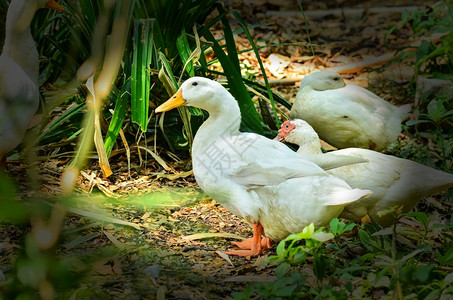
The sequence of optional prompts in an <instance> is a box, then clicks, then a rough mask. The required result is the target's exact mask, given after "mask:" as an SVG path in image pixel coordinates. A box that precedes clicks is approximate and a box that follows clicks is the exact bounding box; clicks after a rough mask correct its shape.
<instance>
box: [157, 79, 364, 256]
mask: <svg viewBox="0 0 453 300" xmlns="http://www.w3.org/2000/svg"><path fill="white" fill-rule="evenodd" d="M181 105H187V106H193V107H197V108H201V109H204V110H206V111H207V112H208V113H209V118H208V119H207V120H206V121H205V122H204V123H203V124H202V125H201V126H200V128H199V129H198V131H197V133H196V135H195V138H194V141H193V145H192V165H193V172H194V175H195V179H196V180H197V183H198V184H199V186H200V187H201V188H202V189H203V190H204V191H205V192H206V193H207V194H208V195H209V196H211V197H212V198H213V199H215V200H216V201H218V202H219V203H220V204H221V205H223V206H224V207H225V208H227V209H228V210H229V211H230V212H232V213H233V214H235V215H238V216H241V217H243V218H244V219H245V220H246V221H247V222H249V223H251V224H253V231H254V232H253V238H251V239H248V240H246V241H244V242H239V243H236V245H238V246H239V247H240V248H242V250H230V251H229V252H227V253H228V254H231V255H240V256H256V255H259V254H260V253H261V252H262V247H263V246H269V240H268V239H266V238H263V239H261V235H262V234H263V235H264V236H266V237H267V238H269V239H272V240H274V241H279V240H282V239H284V238H285V237H287V236H288V235H289V234H291V233H297V232H300V231H302V230H303V228H304V227H305V226H307V225H309V224H311V223H314V225H315V226H323V225H326V224H328V223H329V222H330V220H331V219H332V218H334V217H336V216H338V215H339V214H340V213H341V212H342V210H343V207H344V206H345V205H346V204H348V203H351V202H354V201H356V200H358V199H360V198H362V197H364V196H367V195H368V194H369V193H370V191H368V190H360V189H352V188H350V187H349V186H348V185H347V184H346V183H345V182H344V181H343V180H340V179H338V178H336V177H333V176H331V175H329V174H327V173H326V172H325V171H324V170H323V169H321V168H320V167H319V166H318V165H316V164H315V163H313V162H311V161H309V160H307V159H305V158H303V157H301V156H300V155H298V154H297V153H295V152H294V151H292V150H290V149H289V148H288V147H287V146H286V145H284V144H282V143H278V142H276V141H273V140H270V139H268V138H266V137H263V136H261V135H258V134H255V133H241V132H240V131H239V125H240V123H241V113H240V110H239V105H238V103H237V101H236V100H235V99H234V98H233V96H232V95H231V94H230V93H229V92H228V91H227V90H226V89H225V88H224V87H223V86H222V85H221V84H219V83H218V82H216V81H213V80H210V79H207V78H202V77H193V78H191V79H188V80H186V81H185V82H184V83H183V84H182V85H181V87H180V89H179V91H178V92H177V93H176V94H175V95H174V96H173V97H171V98H170V99H169V100H168V101H167V102H165V103H164V104H162V105H160V106H159V107H158V108H157V109H156V112H164V111H168V110H171V109H173V108H175V107H178V106H181Z"/></svg>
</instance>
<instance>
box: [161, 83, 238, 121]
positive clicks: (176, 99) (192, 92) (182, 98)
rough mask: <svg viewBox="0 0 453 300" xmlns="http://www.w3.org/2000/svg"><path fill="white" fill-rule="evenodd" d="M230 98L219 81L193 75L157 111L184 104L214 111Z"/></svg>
mask: <svg viewBox="0 0 453 300" xmlns="http://www.w3.org/2000/svg"><path fill="white" fill-rule="evenodd" d="M228 98H232V96H231V94H230V93H228V91H227V90H226V89H225V88H224V87H223V86H222V85H221V84H220V83H218V82H217V81H214V80H211V79H208V78H204V77H192V78H190V79H188V80H186V81H185V82H184V83H183V84H182V85H181V87H180V88H179V90H178V91H177V92H176V93H175V94H174V95H173V96H172V97H171V98H170V99H168V100H167V101H166V102H164V103H163V104H161V105H160V106H159V107H157V108H156V113H159V112H164V111H169V110H171V109H173V108H176V107H178V106H182V105H186V106H193V107H198V108H202V109H204V110H206V111H208V112H213V111H216V110H219V109H220V108H221V107H220V106H222V105H223V103H225V102H228V101H225V99H228ZM233 100H234V99H233Z"/></svg>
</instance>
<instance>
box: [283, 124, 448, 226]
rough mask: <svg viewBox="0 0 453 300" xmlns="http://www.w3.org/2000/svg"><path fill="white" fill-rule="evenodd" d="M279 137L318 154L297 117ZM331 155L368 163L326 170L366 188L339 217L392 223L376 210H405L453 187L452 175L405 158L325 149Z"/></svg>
mask: <svg viewBox="0 0 453 300" xmlns="http://www.w3.org/2000/svg"><path fill="white" fill-rule="evenodd" d="M278 136H279V139H280V140H283V141H286V142H289V143H292V144H296V145H298V146H299V149H298V151H297V153H299V154H302V155H305V154H312V155H313V154H316V153H318V155H319V156H323V155H324V154H321V153H322V152H321V143H320V142H319V137H318V135H317V134H316V132H315V131H314V129H313V128H312V127H311V126H310V125H309V124H308V123H307V122H305V121H303V120H300V119H295V120H290V121H285V122H284V123H283V124H282V127H281V129H280V130H279V134H278ZM329 153H330V154H332V155H347V156H356V157H360V158H363V159H366V160H368V163H363V164H354V165H347V166H343V167H339V168H336V169H331V170H328V171H327V172H328V173H329V174H331V175H333V176H336V177H338V178H341V179H343V180H344V181H346V182H347V183H348V184H349V185H350V186H351V187H353V188H359V189H369V190H371V191H372V192H373V194H371V195H370V196H369V197H366V198H363V199H360V200H359V201H356V202H354V203H351V204H349V205H348V206H346V207H345V209H344V210H343V212H342V213H341V215H340V217H343V218H346V219H349V220H352V221H354V222H361V221H364V219H366V218H367V216H369V217H370V218H371V220H373V221H375V222H377V223H378V224H380V225H382V226H389V225H391V224H393V221H394V218H393V214H387V215H385V216H379V215H378V213H379V212H380V211H386V210H388V209H391V208H392V207H395V206H396V207H400V206H403V209H402V211H403V212H408V211H410V210H411V209H412V208H414V206H415V205H416V204H417V202H418V201H420V200H421V199H422V198H423V197H425V196H428V195H433V194H437V193H439V192H441V191H443V190H447V189H449V188H452V187H453V174H449V173H446V172H442V171H439V170H436V169H433V168H430V167H427V166H424V165H422V164H419V163H416V162H414V161H411V160H408V159H402V158H399V157H395V156H390V155H386V154H383V153H379V152H376V151H372V150H368V149H360V148H347V149H342V150H337V151H332V152H329Z"/></svg>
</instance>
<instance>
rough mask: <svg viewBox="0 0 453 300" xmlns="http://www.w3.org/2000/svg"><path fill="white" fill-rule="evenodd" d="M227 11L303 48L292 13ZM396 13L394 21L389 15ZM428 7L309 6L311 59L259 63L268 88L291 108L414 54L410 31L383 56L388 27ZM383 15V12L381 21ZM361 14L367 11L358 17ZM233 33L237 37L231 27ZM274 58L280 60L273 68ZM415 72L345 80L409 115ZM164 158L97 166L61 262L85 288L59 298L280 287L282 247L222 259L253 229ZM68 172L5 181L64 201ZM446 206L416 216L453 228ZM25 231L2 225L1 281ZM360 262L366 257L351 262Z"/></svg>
mask: <svg viewBox="0 0 453 300" xmlns="http://www.w3.org/2000/svg"><path fill="white" fill-rule="evenodd" d="M244 2H245V3H244ZM396 2H398V3H396ZM225 3H226V4H227V5H229V6H230V7H232V8H235V9H237V10H239V11H240V13H241V15H242V16H243V18H244V19H245V20H246V22H247V23H248V24H258V23H259V24H263V25H261V26H258V27H255V28H254V29H253V30H252V34H253V36H254V38H255V39H256V41H257V43H258V45H264V44H281V43H294V42H303V43H305V42H307V38H308V37H307V34H306V28H305V23H304V18H303V16H302V14H301V12H300V10H299V8H298V6H297V2H296V1H286V2H285V1H275V0H270V1H264V0H254V1H226V2H225ZM390 4H391V5H392V7H393V8H392V9H389V8H388V7H389V5H390ZM425 4H426V3H425V2H422V1H416V2H414V1H412V2H410V3H408V1H365V2H364V1H342V0H335V1H327V2H323V3H318V2H313V3H311V2H310V3H307V4H306V6H305V4H304V10H305V15H306V18H307V19H308V27H309V28H310V31H311V33H310V39H311V41H312V43H313V44H314V49H313V50H314V53H315V55H313V54H312V53H311V50H310V48H309V47H308V46H306V45H302V46H300V45H286V46H272V47H267V48H262V49H261V50H260V54H261V57H262V59H263V61H264V62H265V64H266V67H267V70H268V74H270V75H271V76H270V79H271V80H273V81H272V84H273V85H272V87H273V88H274V89H275V90H277V91H278V92H279V93H280V94H281V95H282V96H283V97H285V98H286V99H288V100H290V101H292V100H293V99H294V96H295V94H296V93H297V89H298V85H299V82H300V78H301V77H302V76H303V75H305V74H308V73H310V72H312V71H314V70H319V69H323V68H333V67H339V66H344V65H348V64H351V63H354V62H360V61H364V60H369V59H370V57H379V56H381V55H384V54H387V53H392V52H394V51H395V50H396V48H397V47H400V46H402V45H405V44H407V45H409V44H411V43H413V42H414V40H412V39H411V32H410V30H409V28H403V29H401V30H397V31H396V32H395V33H394V34H392V35H391V36H389V37H388V40H387V44H385V43H384V38H385V34H386V32H387V30H388V28H389V26H390V25H392V24H396V23H397V22H398V21H399V20H400V19H401V13H402V11H403V10H402V9H400V8H399V6H410V7H423V6H424V5H425ZM395 5H397V7H396V8H395ZM384 7H387V10H386V9H380V8H384ZM359 8H363V9H360V10H354V9H359ZM337 9H339V10H337ZM231 22H232V24H233V25H237V24H235V21H234V19H232V20H231ZM237 42H238V47H239V48H240V49H241V48H242V49H245V48H248V47H249V43H248V41H247V39H246V38H245V37H243V36H238V37H237ZM271 55H273V57H276V58H275V59H271ZM241 63H242V64H243V65H244V69H247V70H248V72H250V73H256V74H257V78H258V79H261V78H262V77H261V76H260V75H259V74H258V73H259V68H258V67H257V61H256V58H255V57H254V54H253V53H252V52H247V53H244V54H242V56H241ZM411 72H412V71H411V70H409V69H405V68H396V67H392V68H389V69H388V70H386V71H385V72H383V73H376V72H368V71H361V72H351V73H344V74H343V76H344V77H345V78H346V79H348V81H351V82H354V83H357V84H360V85H362V86H365V87H367V86H369V88H370V89H371V90H373V91H374V92H376V93H377V94H378V95H380V96H382V97H383V98H384V99H387V100H388V101H390V102H392V103H395V104H402V103H409V102H411V101H413V99H412V98H410V96H409V95H408V91H407V89H405V88H407V84H408V78H410V76H411V75H412V74H411ZM142 155H144V154H143V153H142ZM161 155H162V157H163V158H164V159H165V161H166V163H167V164H168V165H169V166H170V169H171V170H169V171H168V170H164V169H163V167H162V166H161V165H160V164H159V163H158V162H156V161H155V160H153V159H152V158H151V157H148V158H147V163H146V164H142V165H140V164H139V161H140V160H139V157H138V155H137V153H136V152H133V153H132V157H131V169H130V174H129V172H128V165H127V158H126V155H125V154H119V155H117V156H115V157H114V158H113V159H112V161H111V165H112V171H113V173H114V174H113V175H112V176H111V177H109V178H108V179H103V178H102V177H101V172H100V169H99V166H98V164H97V163H96V162H95V161H92V162H91V164H90V165H89V166H88V167H87V168H86V169H85V170H83V174H82V175H81V176H80V177H79V180H78V184H77V186H76V191H75V195H74V196H73V197H72V198H71V200H70V201H69V204H68V206H69V207H70V208H69V209H68V210H67V217H66V218H65V219H64V225H63V229H62V244H63V247H62V248H61V249H60V250H59V251H58V255H60V256H61V257H64V258H65V259H67V260H68V261H70V262H71V264H72V267H73V268H75V269H78V270H85V272H86V276H85V278H84V279H82V280H81V282H79V285H78V286H79V288H78V289H74V290H71V292H67V293H68V294H65V296H64V297H63V298H69V297H71V296H72V297H75V298H73V299H125V298H127V299H164V298H167V299H231V298H232V292H234V291H243V290H244V288H245V286H246V285H247V284H248V283H254V282H269V281H272V280H273V279H274V278H275V277H274V276H275V274H274V268H275V267H274V266H264V265H263V264H262V262H264V261H265V260H266V259H267V257H268V256H269V255H272V254H275V247H274V248H272V249H269V250H266V251H265V255H263V256H261V257H259V258H252V259H250V258H241V257H233V256H229V257H228V256H226V255H225V254H224V252H225V251H226V250H227V249H228V248H231V247H232V246H233V245H232V242H233V241H238V240H240V238H247V237H250V236H251V232H252V231H251V227H250V226H249V225H248V224H246V223H245V222H244V221H243V220H241V219H240V218H238V217H236V216H234V215H232V214H230V213H229V212H228V211H226V210H225V209H224V208H223V207H221V206H220V205H219V204H218V203H216V202H215V201H214V200H212V199H210V198H209V197H207V196H206V195H204V194H203V192H202V191H201V190H200V189H199V187H198V186H197V184H196V182H195V180H194V177H193V175H192V174H191V172H190V169H191V168H190V159H189V158H187V157H186V158H182V160H181V161H178V162H174V161H173V160H172V159H171V158H170V157H169V156H168V155H166V153H165V152H162V153H161ZM68 162H69V160H64V159H51V160H50V159H49V160H46V161H44V162H42V163H40V164H37V165H35V166H34V167H33V168H32V171H31V173H35V175H37V176H36V178H39V180H38V184H37V186H38V189H34V190H32V189H30V184H31V183H32V181H31V180H29V178H31V177H33V176H32V175H30V171H29V173H27V171H26V167H25V165H24V164H23V163H21V162H19V161H11V162H9V164H8V169H9V170H8V175H9V176H10V177H13V178H19V179H20V181H19V182H20V186H19V188H18V189H19V190H20V191H21V192H22V193H23V194H24V195H25V196H27V197H37V198H38V197H41V196H44V198H46V199H49V198H52V197H53V196H54V195H56V194H58V191H59V183H60V176H61V174H62V172H63V170H64V168H65V166H66V165H67V163H68ZM30 176H31V177H30ZM438 199H439V197H437V198H436V197H430V198H427V199H426V200H425V201H422V202H421V203H420V204H419V205H418V206H417V208H416V209H417V210H422V211H425V212H426V211H430V212H431V214H432V215H433V216H434V217H436V218H439V220H442V219H447V218H449V216H450V215H451V212H452V206H451V205H450V204H448V203H444V202H442V203H441V202H439V200H438ZM49 201H51V200H49ZM445 208H447V209H445ZM90 213H91V214H90ZM93 213H94V214H96V215H97V217H93V215H92V214H93ZM28 231H29V228H28V227H27V226H24V227H18V226H12V225H0V241H2V242H1V243H0V271H1V273H0V275H2V274H9V273H10V272H11V262H12V261H13V260H14V258H15V257H16V256H17V249H18V247H19V245H20V244H21V240H22V238H23V236H24V234H25V233H26V232H28ZM344 238H345V239H347V237H344ZM274 246H275V245H274ZM354 251H356V252H354ZM361 251H365V249H355V250H351V251H349V252H348V253H346V254H345V255H349V256H354V255H357V254H358V253H360V252H361ZM1 281H2V279H1V276H0V284H1Z"/></svg>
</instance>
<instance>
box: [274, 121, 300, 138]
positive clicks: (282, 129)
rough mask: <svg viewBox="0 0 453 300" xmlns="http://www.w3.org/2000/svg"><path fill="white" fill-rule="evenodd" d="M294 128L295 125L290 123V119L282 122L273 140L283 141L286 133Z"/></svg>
mask: <svg viewBox="0 0 453 300" xmlns="http://www.w3.org/2000/svg"><path fill="white" fill-rule="evenodd" d="M294 128H296V125H294V124H293V123H291V121H285V122H283V124H282V126H281V127H280V130H279V131H278V135H277V136H276V137H275V138H274V140H276V141H279V142H284V141H285V137H286V136H288V134H289V133H290V132H291V131H292V130H293V129H294Z"/></svg>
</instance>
